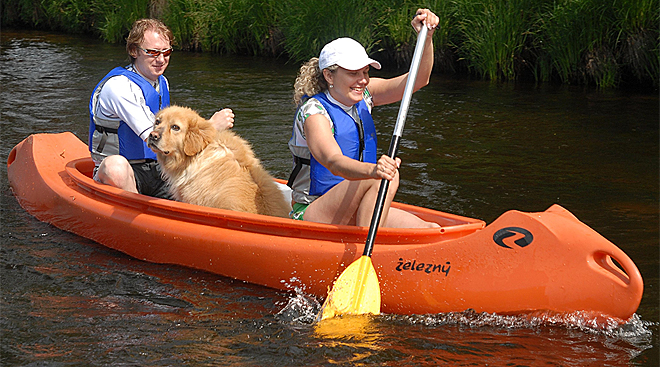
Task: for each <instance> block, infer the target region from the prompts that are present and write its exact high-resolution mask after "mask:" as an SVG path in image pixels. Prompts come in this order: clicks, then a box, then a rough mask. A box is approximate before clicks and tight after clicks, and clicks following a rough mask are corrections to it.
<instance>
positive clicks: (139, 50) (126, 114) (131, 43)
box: [89, 19, 234, 198]
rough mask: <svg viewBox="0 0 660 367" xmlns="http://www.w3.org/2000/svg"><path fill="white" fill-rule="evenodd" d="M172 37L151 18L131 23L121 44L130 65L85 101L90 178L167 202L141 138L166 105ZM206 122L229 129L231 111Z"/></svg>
mask: <svg viewBox="0 0 660 367" xmlns="http://www.w3.org/2000/svg"><path fill="white" fill-rule="evenodd" d="M173 40H174V36H173V34H172V32H171V31H170V29H169V28H167V26H165V25H164V24H163V23H162V22H160V21H158V20H155V19H141V20H138V21H136V22H135V23H134V24H133V27H132V29H131V31H130V33H129V35H128V38H127V39H126V51H127V52H128V55H129V56H130V59H131V64H130V65H128V66H127V67H125V68H122V67H117V68H115V69H113V70H111V71H110V72H109V73H108V74H107V75H106V76H105V77H104V78H103V79H102V80H101V82H99V84H98V85H97V86H96V88H95V89H94V92H93V93H92V97H91V99H90V102H89V114H90V127H89V150H90V152H91V155H92V159H93V160H94V162H95V163H96V166H97V167H96V169H95V171H94V179H95V180H96V181H98V182H101V183H104V184H108V185H112V186H115V187H118V188H121V189H124V190H126V191H130V192H135V193H140V194H144V195H149V196H155V197H160V198H170V196H169V192H168V188H167V183H166V182H165V181H163V179H162V177H161V174H160V167H159V166H158V163H157V162H156V154H155V153H154V152H153V151H151V149H149V148H148V147H147V144H146V139H147V138H148V137H149V133H150V132H151V130H153V123H154V119H155V117H154V116H155V114H156V113H157V112H158V111H159V110H160V109H162V108H165V107H167V106H168V105H169V104H170V96H169V84H168V81H167V79H166V78H165V77H164V76H163V73H164V72H165V69H167V66H168V64H169V60H170V55H171V53H172V41H173ZM210 121H211V122H212V123H213V125H214V126H215V127H216V128H217V129H219V130H221V129H226V128H231V127H232V126H233V124H234V114H233V112H232V110H231V109H228V108H227V109H223V110H221V111H218V112H216V113H215V114H214V115H213V117H211V119H210Z"/></svg>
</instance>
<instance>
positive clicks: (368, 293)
mask: <svg viewBox="0 0 660 367" xmlns="http://www.w3.org/2000/svg"><path fill="white" fill-rule="evenodd" d="M427 32H428V28H427V27H426V25H423V26H422V29H421V30H420V31H419V34H418V35H417V44H416V45H415V53H414V55H413V59H412V63H411V65H410V72H409V73H408V80H407V81H406V89H405V90H404V92H403V98H402V99H401V106H400V107H399V115H398V117H397V119H396V125H395V126H394V135H392V142H391V143H390V149H389V152H388V155H389V156H390V157H391V158H395V157H396V153H397V150H398V148H399V140H400V138H401V134H402V133H403V126H404V125H405V124H406V115H407V114H408V106H409V105H410V99H411V97H412V93H413V88H414V86H415V80H416V79H417V71H418V70H419V63H420V60H421V58H422V53H423V52H424V42H426V34H427ZM389 184H390V181H388V180H386V179H383V180H382V181H381V182H380V188H379V190H378V198H377V199H376V206H375V208H374V214H373V216H372V217H371V224H370V226H369V233H368V234H367V241H366V244H365V246H364V252H363V254H362V257H360V258H359V259H358V260H356V261H354V262H353V263H352V264H351V265H350V266H349V267H348V268H346V269H345V270H344V272H343V273H341V275H340V276H339V278H337V280H336V281H335V284H334V286H333V288H332V290H331V291H330V293H329V294H328V297H327V298H326V300H325V303H324V304H323V307H322V308H321V312H320V313H319V315H318V317H317V319H318V320H319V321H321V320H324V319H328V318H331V317H335V316H339V315H361V314H366V313H371V314H374V315H378V314H379V313H380V286H379V284H378V277H377V276H376V269H374V266H373V264H372V263H371V252H372V250H373V248H374V239H375V238H376V231H378V223H380V218H381V216H382V214H383V205H384V203H385V197H386V195H387V189H388V187H389Z"/></svg>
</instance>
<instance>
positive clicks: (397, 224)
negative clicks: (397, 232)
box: [384, 208, 440, 228]
mask: <svg viewBox="0 0 660 367" xmlns="http://www.w3.org/2000/svg"><path fill="white" fill-rule="evenodd" d="M387 219H388V220H387V222H385V225H384V226H385V227H390V228H439V227H440V225H439V224H438V223H435V222H427V221H425V220H423V219H422V218H420V217H418V216H416V215H415V214H412V213H408V212H407V211H405V210H401V209H397V208H390V214H389V216H388V217H387Z"/></svg>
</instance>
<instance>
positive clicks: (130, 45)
mask: <svg viewBox="0 0 660 367" xmlns="http://www.w3.org/2000/svg"><path fill="white" fill-rule="evenodd" d="M146 31H154V32H156V33H158V34H159V35H161V36H163V37H165V38H167V40H168V41H169V42H170V45H171V44H172V43H174V34H172V31H171V30H170V29H169V28H168V27H167V26H166V25H165V24H163V22H161V21H160V20H158V19H139V20H136V21H135V23H133V27H132V28H131V31H130V32H129V33H128V37H127V38H126V52H128V56H129V57H130V58H131V62H134V61H135V57H133V55H134V54H135V53H137V49H138V47H140V44H141V43H142V41H144V33H145V32H146Z"/></svg>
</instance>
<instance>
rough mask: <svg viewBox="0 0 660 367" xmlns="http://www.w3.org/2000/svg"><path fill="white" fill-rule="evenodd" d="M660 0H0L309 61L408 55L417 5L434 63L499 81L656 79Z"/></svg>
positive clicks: (67, 23)
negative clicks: (323, 55)
mask: <svg viewBox="0 0 660 367" xmlns="http://www.w3.org/2000/svg"><path fill="white" fill-rule="evenodd" d="M658 1H659V0H420V1H415V2H413V1H411V0H332V1H327V0H306V1H299V0H0V4H1V5H2V19H1V22H2V26H3V27H29V28H36V29H45V30H55V31H64V32H68V33H92V34H96V35H98V36H99V37H101V38H102V39H104V40H106V41H108V42H113V43H120V42H123V41H124V39H125V37H126V35H127V33H128V30H129V28H130V26H131V24H132V22H133V21H134V20H136V19H138V18H143V17H155V18H159V19H161V20H163V21H164V22H165V23H166V24H167V25H168V26H170V27H171V28H172V30H173V32H174V34H175V36H176V38H177V43H176V47H178V48H180V49H187V50H197V51H210V52H219V53H235V54H246V55H260V56H271V57H284V58H286V59H288V60H290V61H291V62H296V63H298V62H301V61H304V60H307V59H309V58H310V57H312V56H316V55H318V52H319V51H320V49H321V47H323V45H324V44H325V43H327V42H328V41H330V40H332V39H334V38H337V37H341V36H350V37H353V38H355V39H357V40H358V41H360V42H361V43H362V44H364V45H365V47H366V48H367V50H368V51H369V52H370V53H371V54H372V55H374V56H375V57H378V59H379V61H381V62H383V63H385V64H389V65H394V66H397V67H406V65H407V64H408V63H409V61H410V58H411V55H412V48H413V47H414V44H415V42H414V41H415V35H414V32H413V31H412V28H411V27H410V20H411V18H412V16H413V14H414V12H415V10H416V9H417V8H418V7H428V8H430V9H431V10H433V11H434V12H435V13H436V14H437V15H438V16H439V17H440V27H439V28H438V30H437V31H436V33H435V36H434V43H435V51H436V70H437V71H440V72H446V73H469V74H471V75H476V76H479V77H482V78H484V79H490V80H494V81H504V80H535V81H537V82H549V81H555V82H561V83H567V84H587V85H597V86H599V87H603V88H611V87H617V86H620V85H652V86H654V87H656V88H657V87H658V83H659V74H660V51H659V48H658V44H659V40H660V39H659V32H658V26H659V21H660V18H659V8H660V6H659V4H658Z"/></svg>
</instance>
